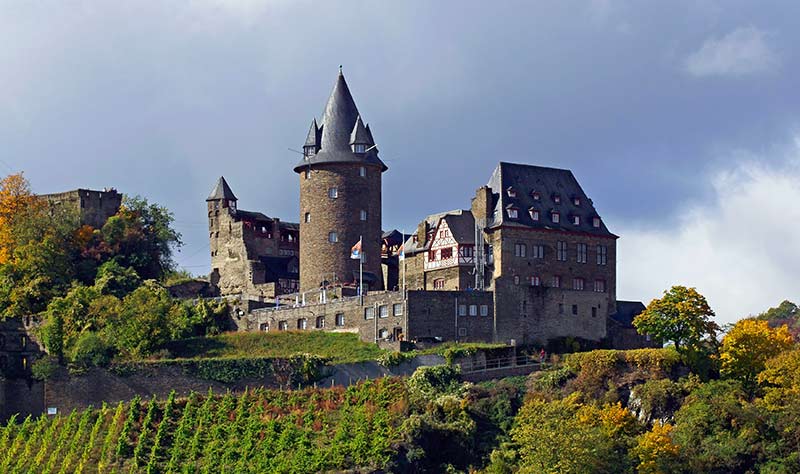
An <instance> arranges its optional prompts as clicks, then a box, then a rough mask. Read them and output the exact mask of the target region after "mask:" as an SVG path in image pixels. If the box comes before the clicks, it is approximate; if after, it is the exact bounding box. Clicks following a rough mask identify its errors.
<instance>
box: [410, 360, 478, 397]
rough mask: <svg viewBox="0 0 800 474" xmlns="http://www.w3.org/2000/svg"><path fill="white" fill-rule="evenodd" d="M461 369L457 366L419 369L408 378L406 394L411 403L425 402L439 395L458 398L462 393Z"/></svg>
mask: <svg viewBox="0 0 800 474" xmlns="http://www.w3.org/2000/svg"><path fill="white" fill-rule="evenodd" d="M460 375H461V368H460V367H458V366H457V365H436V366H428V367H420V368H418V369H417V370H415V371H414V373H413V374H412V375H411V377H409V378H408V382H407V384H408V393H409V397H410V398H411V400H412V402H425V401H427V400H433V399H436V398H438V397H439V396H441V395H457V396H460V395H462V394H463V392H464V384H463V383H462V382H461V377H460Z"/></svg>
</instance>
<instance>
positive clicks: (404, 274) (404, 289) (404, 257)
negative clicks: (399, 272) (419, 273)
mask: <svg viewBox="0 0 800 474" xmlns="http://www.w3.org/2000/svg"><path fill="white" fill-rule="evenodd" d="M400 252H401V253H402V254H403V299H405V298H406V231H405V230H403V245H402V246H401V247H400Z"/></svg>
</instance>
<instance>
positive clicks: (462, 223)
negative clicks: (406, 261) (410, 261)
mask: <svg viewBox="0 0 800 474" xmlns="http://www.w3.org/2000/svg"><path fill="white" fill-rule="evenodd" d="M442 219H444V220H445V222H447V226H448V227H449V228H450V233H451V235H452V236H453V238H454V239H455V240H456V242H458V243H460V244H474V243H475V217H474V216H473V215H472V211H468V210H464V209H454V210H452V211H447V212H440V213H438V214H431V215H429V216H428V217H426V218H425V222H427V223H428V226H429V228H431V229H433V228H436V227H438V226H439V221H441V220H442ZM415 235H416V234H411V235H409V236H408V237H407V238H406V241H405V243H404V244H403V248H404V251H405V253H406V255H411V254H413V253H416V252H421V251H423V250H428V249H429V248H430V246H431V242H432V241H431V240H428V241H427V242H425V245H424V246H422V247H418V244H419V242H414V236H415Z"/></svg>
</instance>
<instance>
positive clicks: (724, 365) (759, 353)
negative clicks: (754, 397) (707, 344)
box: [719, 319, 794, 393]
mask: <svg viewBox="0 0 800 474" xmlns="http://www.w3.org/2000/svg"><path fill="white" fill-rule="evenodd" d="M793 345H794V340H793V338H792V335H791V333H789V328H787V327H786V326H785V325H784V326H781V327H778V328H771V327H769V323H768V322H767V321H759V320H756V319H743V320H741V321H739V322H737V323H736V325H735V326H733V328H732V329H731V330H730V332H728V334H726V335H725V337H724V338H723V339H722V347H721V348H720V353H719V359H720V363H721V366H720V373H721V374H722V375H723V376H724V377H729V378H733V379H737V380H739V381H741V382H742V384H743V386H744V387H745V389H747V390H750V391H751V393H752V390H754V389H755V387H756V381H757V380H756V378H757V376H758V374H759V372H761V371H762V370H764V367H765V365H766V362H767V361H768V360H769V359H772V358H773V357H775V356H777V355H778V354H780V353H781V352H784V351H787V350H789V349H791V348H792V346H793Z"/></svg>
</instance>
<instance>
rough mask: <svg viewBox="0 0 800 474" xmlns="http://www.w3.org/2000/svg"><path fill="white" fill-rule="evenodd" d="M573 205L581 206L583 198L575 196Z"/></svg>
mask: <svg viewBox="0 0 800 474" xmlns="http://www.w3.org/2000/svg"><path fill="white" fill-rule="evenodd" d="M572 204H574V205H576V206H580V205H581V198H580V196H573V197H572Z"/></svg>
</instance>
